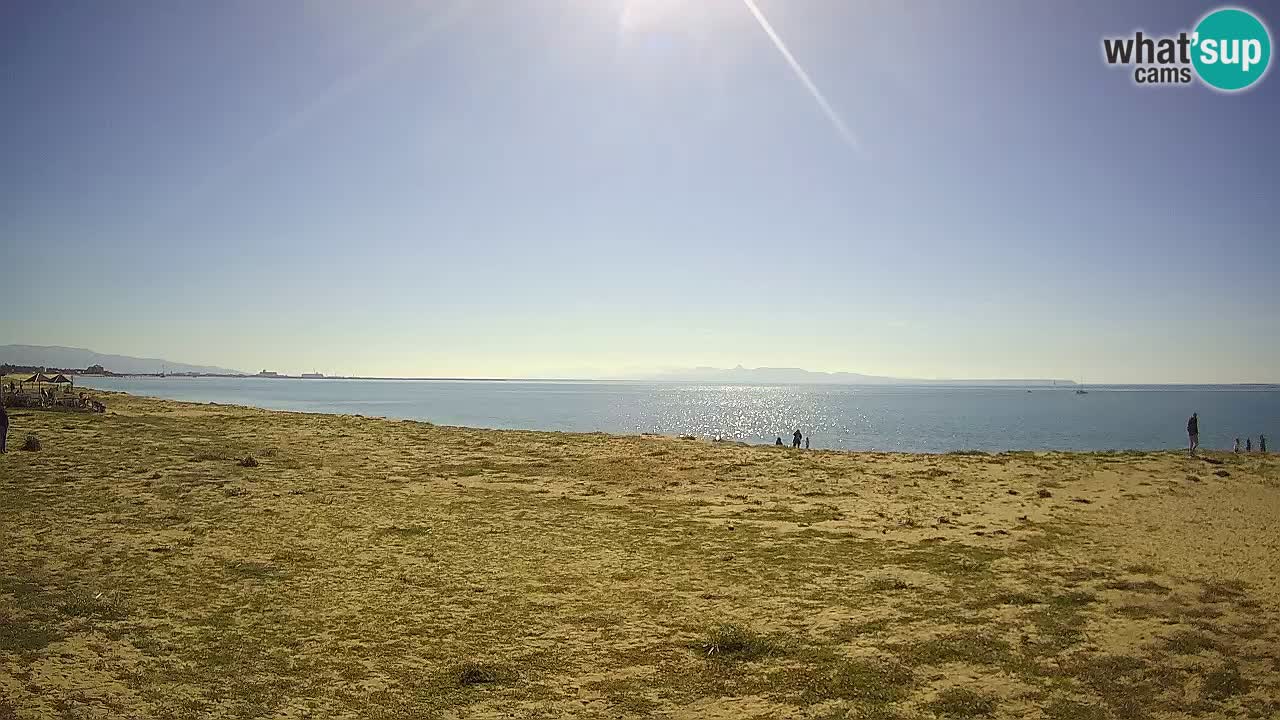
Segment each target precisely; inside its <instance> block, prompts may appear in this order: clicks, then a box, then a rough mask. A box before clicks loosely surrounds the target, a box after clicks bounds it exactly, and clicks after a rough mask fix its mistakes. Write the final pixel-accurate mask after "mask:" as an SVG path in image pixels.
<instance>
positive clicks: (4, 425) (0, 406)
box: [0, 401, 9, 454]
mask: <svg viewBox="0 0 1280 720" xmlns="http://www.w3.org/2000/svg"><path fill="white" fill-rule="evenodd" d="M7 452H9V413H7V412H5V409H4V402H3V401H0V454H3V453H7Z"/></svg>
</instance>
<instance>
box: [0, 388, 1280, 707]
mask: <svg viewBox="0 0 1280 720" xmlns="http://www.w3.org/2000/svg"><path fill="white" fill-rule="evenodd" d="M108 406H109V407H110V408H111V412H109V413H108V414H106V415H69V414H65V413H58V414H55V413H43V412H39V411H23V412H21V413H15V414H14V415H15V417H14V428H13V430H14V432H21V433H23V434H27V433H30V434H38V435H39V436H40V437H42V438H44V439H45V440H46V443H45V447H44V450H43V451H42V452H38V453H35V452H33V453H10V454H8V455H5V456H0V547H3V548H4V552H3V553H0V698H3V700H0V718H3V717H5V716H6V714H7V715H8V716H11V717H23V718H25V717H174V718H205V717H213V718H255V717H277V716H299V717H300V716H307V715H310V716H312V717H351V718H355V717H373V718H419V717H426V718H432V717H506V716H509V715H512V714H514V715H516V716H518V717H526V716H536V717H651V716H655V715H666V716H671V717H687V718H694V717H726V718H727V717H784V716H785V717H797V718H799V717H806V718H808V717H812V718H817V717H862V718H931V717H987V716H991V717H1015V716H1021V715H1023V714H1025V713H1026V711H1027V708H1032V707H1034V708H1037V709H1039V711H1040V712H1042V714H1043V716H1044V717H1047V718H1068V717H1072V718H1075V717H1079V718H1086V719H1088V718H1112V717H1135V718H1140V717H1146V716H1151V717H1162V716H1167V717H1174V716H1177V717H1181V716H1193V717H1196V716H1203V717H1210V716H1215V715H1223V714H1232V713H1235V714H1241V713H1243V714H1244V715H1245V716H1252V717H1269V716H1270V715H1273V714H1275V713H1277V712H1280V680H1277V677H1280V654H1278V653H1277V650H1276V648H1277V647H1278V645H1280V636H1278V635H1277V630H1276V628H1278V627H1280V598H1278V597H1277V588H1275V587H1274V579H1273V577H1274V576H1273V574H1272V573H1273V568H1274V567H1275V563H1276V561H1277V557H1280V551H1277V547H1276V539H1275V536H1274V533H1273V532H1272V530H1271V526H1270V525H1269V523H1270V522H1271V520H1269V519H1268V518H1272V519H1273V518H1274V517H1275V515H1276V513H1277V511H1278V510H1280V482H1278V479H1280V473H1278V470H1277V465H1276V464H1275V461H1273V460H1271V459H1268V458H1261V457H1258V456H1255V457H1251V458H1245V459H1237V458H1232V457H1227V456H1224V457H1223V458H1222V459H1221V462H1222V463H1223V464H1224V467H1226V468H1229V470H1230V480H1229V481H1223V480H1221V479H1219V478H1218V477H1217V476H1209V477H1206V478H1205V479H1203V480H1202V481H1201V482H1198V483H1195V484H1187V483H1185V482H1184V481H1183V478H1184V477H1185V476H1186V475H1187V474H1188V471H1189V470H1190V469H1192V468H1195V467H1198V466H1199V463H1197V462H1194V461H1191V460H1188V459H1187V458H1185V456H1183V455H1181V454H1178V453H1131V454H1097V455H1088V454H1082V455H1069V454H1045V453H1005V454H1001V455H988V454H985V453H952V454H948V455H946V456H910V455H890V454H877V453H867V454H855V453H836V452H821V453H818V452H814V453H792V452H787V453H780V452H776V451H775V450H774V449H773V448H771V447H746V446H741V445H737V444H728V443H706V442H700V441H693V440H677V439H666V438H659V437H647V436H646V437H640V436H637V437H613V436H607V435H602V434H585V435H564V434H556V433H541V432H497V431H481V430H470V429H461V428H442V427H435V426H431V425H427V424H423V423H412V422H392V421H383V420H376V419H366V418H357V417H339V416H320V415H304V414H296V413H269V412H264V411H255V410H248V409H243V408H235V407H228V406H212V405H203V406H202V405H186V404H179V403H168V402H159V401H151V400H144V399H138V398H129V397H127V396H111V397H109V398H108ZM249 458H252V459H253V462H252V463H249V462H247V459H249ZM1049 487H1052V488H1064V490H1063V491H1062V492H1060V493H1059V495H1061V496H1063V497H1056V496H1055V495H1054V494H1053V493H1050V492H1049V491H1048V490H1047V489H1045V488H1049ZM1077 498H1079V499H1088V500H1090V502H1089V503H1088V504H1085V503H1080V502H1074V501H1073V500H1074V499H1077ZM1155 559H1158V561H1159V562H1158V565H1157V564H1156V563H1153V562H1152V561H1153V560H1155ZM963 678H969V679H970V680H963V682H962V681H961V680H959V679H963ZM974 678H976V679H974Z"/></svg>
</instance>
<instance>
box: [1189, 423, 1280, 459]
mask: <svg viewBox="0 0 1280 720" xmlns="http://www.w3.org/2000/svg"><path fill="white" fill-rule="evenodd" d="M1187 444H1188V448H1189V452H1190V453H1191V454H1192V455H1195V454H1196V450H1198V449H1199V448H1200V415H1199V413H1191V417H1189V418H1187ZM1244 451H1245V452H1253V438H1251V437H1247V438H1245V439H1244ZM1258 451H1259V452H1266V451H1267V436H1266V435H1263V434H1262V433H1258ZM1235 452H1237V453H1238V452H1240V438H1236V447H1235Z"/></svg>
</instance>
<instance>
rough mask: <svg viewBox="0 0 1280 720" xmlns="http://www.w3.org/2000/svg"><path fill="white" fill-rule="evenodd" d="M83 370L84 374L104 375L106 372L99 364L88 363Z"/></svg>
mask: <svg viewBox="0 0 1280 720" xmlns="http://www.w3.org/2000/svg"><path fill="white" fill-rule="evenodd" d="M84 372H85V374H86V375H105V374H106V372H107V369H106V368H104V367H102V366H101V365H90V366H89V367H87V368H85V369H84Z"/></svg>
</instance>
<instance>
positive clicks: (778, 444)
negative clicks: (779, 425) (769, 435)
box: [774, 435, 782, 447]
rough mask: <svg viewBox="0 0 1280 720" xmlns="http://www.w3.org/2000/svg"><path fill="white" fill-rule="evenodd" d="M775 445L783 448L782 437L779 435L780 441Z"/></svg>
mask: <svg viewBox="0 0 1280 720" xmlns="http://www.w3.org/2000/svg"><path fill="white" fill-rule="evenodd" d="M774 445H777V446H778V447H782V436H781V435H779V436H778V440H777V442H775V443H774Z"/></svg>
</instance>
